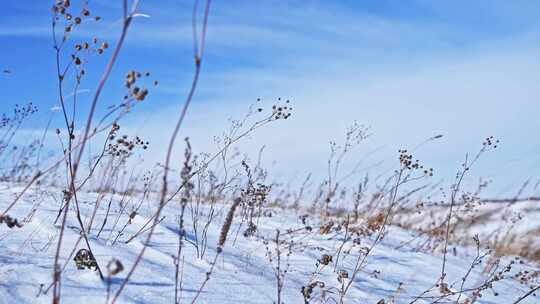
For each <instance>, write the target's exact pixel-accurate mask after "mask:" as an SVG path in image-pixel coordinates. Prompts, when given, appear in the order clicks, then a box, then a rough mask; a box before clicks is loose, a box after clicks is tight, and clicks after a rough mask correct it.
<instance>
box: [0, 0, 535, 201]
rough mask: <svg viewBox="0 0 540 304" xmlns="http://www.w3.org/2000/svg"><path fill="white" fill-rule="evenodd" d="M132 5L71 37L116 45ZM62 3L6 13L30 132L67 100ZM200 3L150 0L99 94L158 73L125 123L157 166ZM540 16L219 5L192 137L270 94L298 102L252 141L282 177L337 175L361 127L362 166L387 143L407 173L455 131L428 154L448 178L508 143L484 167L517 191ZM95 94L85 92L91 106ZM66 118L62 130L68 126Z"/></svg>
mask: <svg viewBox="0 0 540 304" xmlns="http://www.w3.org/2000/svg"><path fill="white" fill-rule="evenodd" d="M72 2H74V3H77V2H78V1H72ZM119 3H120V1H116V2H114V1H105V0H96V1H90V8H91V11H92V14H94V15H100V16H102V17H103V20H102V21H101V22H99V23H97V24H94V23H91V24H87V25H85V28H86V30H82V31H77V32H75V33H74V34H73V39H74V40H73V43H74V42H75V41H81V40H84V39H88V38H89V37H90V36H92V37H93V36H96V37H97V38H99V39H104V40H106V41H108V42H109V44H111V45H113V44H114V41H115V39H116V37H117V36H118V34H119V30H120V24H119V22H118V21H119V19H120V16H121V10H120V6H119ZM51 4H52V1H26V2H21V1H15V0H3V1H2V4H1V6H2V10H0V45H2V47H1V48H0V68H1V69H2V70H3V69H9V70H11V71H12V73H11V74H9V75H5V74H2V75H0V87H1V88H2V89H1V91H0V98H1V103H0V112H6V111H10V109H11V108H12V107H13V105H14V104H16V103H19V104H20V103H24V102H26V101H29V100H31V101H33V102H34V103H36V104H37V105H38V107H39V108H40V110H41V112H40V115H39V116H38V117H37V119H35V120H34V121H32V122H30V123H29V124H27V125H26V126H25V128H26V129H27V130H28V131H31V130H36V129H39V128H40V127H42V126H43V125H44V123H45V121H46V119H47V118H48V115H50V113H49V111H48V109H50V108H51V107H53V106H54V105H55V104H57V102H56V99H57V94H56V82H55V78H54V75H55V74H54V52H53V50H52V41H51V33H50V32H51V30H50V13H49V8H50V6H51ZM191 5H192V2H191V1H185V0H182V1H180V0H179V1H150V0H141V1H140V7H139V11H140V12H141V13H144V14H148V15H149V16H150V18H136V19H135V21H134V24H133V27H132V28H131V29H130V33H129V34H128V40H127V42H126V46H125V48H124V49H123V51H122V54H121V59H120V60H119V62H118V65H117V66H116V67H115V69H114V71H113V75H112V76H111V80H110V81H109V83H108V84H107V86H106V88H105V91H104V95H103V97H102V99H101V104H100V105H101V107H102V108H105V107H106V106H107V105H110V104H112V103H114V102H117V101H118V100H119V99H120V98H121V96H122V95H123V93H124V91H123V86H122V82H123V75H124V74H125V73H126V72H127V71H128V70H130V69H138V70H142V71H150V72H151V73H152V79H157V80H158V81H159V83H160V85H159V86H158V87H156V88H155V89H152V90H151V92H150V96H149V98H148V99H147V100H145V102H144V103H142V104H141V105H140V106H139V107H137V108H136V109H135V110H134V112H133V113H132V114H130V116H129V117H127V119H126V120H125V122H124V124H125V125H126V126H127V127H128V128H129V129H130V130H131V131H132V132H133V133H137V134H140V135H142V136H145V137H147V138H152V141H153V142H154V143H155V145H154V146H153V147H152V148H153V149H154V150H153V151H154V153H151V154H150V155H147V156H146V158H147V159H149V162H150V161H159V160H160V159H161V158H162V157H161V155H162V154H164V153H163V152H162V151H161V150H160V147H162V146H163V145H164V144H165V142H166V139H167V137H168V131H167V130H171V128H172V124H173V121H174V117H175V115H176V113H177V112H178V109H179V107H180V105H181V103H182V102H183V98H184V96H185V93H186V90H187V86H188V85H189V83H190V80H191V79H190V77H191V73H192V59H191V47H192V46H191V32H190V29H191V28H190V22H191V19H190V14H191ZM539 11H540V2H538V1H534V0H530V1H525V0H516V1H496V0H493V1H487V0H486V1H461V0H454V1H430V0H416V1H389V0H386V1H385V0H377V1H375V0H373V1H213V6H212V10H211V15H210V22H209V32H208V44H207V53H206V55H207V57H206V59H205V60H206V61H205V62H204V66H203V71H202V72H203V73H202V76H201V82H200V87H199V90H198V91H197V95H196V97H195V100H194V104H193V107H192V108H191V110H190V113H189V114H190V115H189V118H188V121H187V124H186V128H184V129H183V134H181V136H182V137H183V136H190V137H191V138H192V141H193V142H194V148H195V149H196V150H198V151H212V150H213V149H214V148H215V146H214V145H213V143H212V138H213V136H214V135H217V134H220V133H221V132H222V131H223V130H224V129H226V127H227V118H229V117H234V118H240V117H241V116H242V115H243V113H244V112H245V111H246V109H247V107H248V106H249V105H250V104H252V103H253V102H254V101H255V100H256V99H257V98H258V97H261V98H262V100H263V102H266V105H267V106H269V105H271V104H272V102H273V101H274V100H275V99H277V98H278V97H283V98H289V99H291V100H292V102H293V103H294V105H295V113H294V116H293V117H292V118H293V119H292V120H290V121H286V122H285V123H279V124H276V125H275V126H271V127H270V128H268V129H265V130H261V132H259V133H258V134H256V135H254V136H253V137H252V138H250V139H248V140H247V141H245V142H244V143H243V144H241V145H240V147H241V149H242V150H243V151H245V152H246V153H248V154H250V155H251V156H252V157H254V153H256V151H258V150H259V148H260V146H261V145H263V144H266V145H267V148H266V153H267V154H266V157H265V159H266V161H267V162H266V163H267V165H268V166H269V168H270V170H271V171H272V172H273V174H274V175H275V176H276V177H281V178H285V179H287V180H290V179H293V180H294V178H296V179H300V177H299V176H302V175H303V174H305V173H306V172H309V171H311V172H314V173H316V174H317V173H322V172H324V166H325V161H326V157H327V154H328V150H329V149H328V141H329V140H337V141H338V142H339V141H340V138H341V137H343V134H344V130H345V128H346V126H347V125H349V124H350V123H351V122H352V121H354V120H357V121H358V122H360V123H363V124H366V125H370V126H371V128H372V133H373V136H372V137H371V138H370V139H369V140H368V141H367V142H366V143H365V144H364V145H362V146H360V147H359V148H358V149H357V150H355V151H354V153H353V154H352V155H351V157H350V159H349V160H348V163H347V164H348V165H352V164H353V163H355V162H354V160H355V159H360V158H362V157H363V156H364V155H366V153H368V152H369V151H373V150H377V151H378V152H377V153H374V154H373V155H371V156H369V157H368V158H367V160H366V166H369V164H375V163H378V162H379V161H381V160H384V161H385V163H384V164H383V165H382V166H381V167H377V169H373V170H374V171H377V170H380V171H381V172H384V171H385V170H387V168H392V167H393V166H394V163H395V161H394V159H395V158H396V157H397V153H396V151H397V149H399V148H404V147H413V146H415V145H416V144H418V143H419V142H422V141H423V140H425V139H426V138H429V137H431V136H433V135H436V134H444V135H445V136H444V137H443V138H442V139H441V140H439V141H437V142H433V143H430V144H429V145H426V146H424V147H422V149H420V150H418V154H419V157H420V158H422V159H423V160H424V162H425V163H427V164H430V165H431V166H433V167H434V169H435V171H436V176H437V178H440V179H444V180H446V181H449V180H451V178H452V176H453V173H454V171H455V169H456V168H457V167H458V166H459V164H460V162H461V161H462V160H463V158H464V155H465V153H466V152H471V153H473V152H474V151H476V150H477V149H478V148H479V147H480V145H481V142H482V139H483V138H484V137H486V136H489V135H494V136H496V137H498V138H500V139H501V141H502V145H501V148H500V149H499V150H498V151H496V152H494V153H490V154H489V155H487V156H486V157H485V158H484V159H482V161H481V163H480V165H479V166H478V168H477V170H476V171H475V174H476V175H477V176H485V177H488V178H493V179H494V181H495V183H494V187H496V190H497V191H499V192H500V193H503V192H504V191H507V190H508V189H511V188H513V187H515V185H516V184H517V183H520V182H522V181H523V180H525V179H526V178H529V177H533V178H534V177H536V178H538V177H540V176H539V175H540V142H539V140H538V138H537V135H536V133H537V131H538V130H540V120H539V119H538V115H539V114H540V100H539V98H540V86H539V84H540V72H539V71H540V61H539V60H538V54H539V51H540V19H539V18H538V15H537V12H539ZM108 55H109V54H108V53H106V54H105V55H104V57H103V58H95V59H92V63H91V64H92V67H91V68H90V69H89V71H88V72H89V74H88V78H87V79H86V80H85V81H84V82H83V84H82V85H81V88H83V89H87V90H90V91H92V90H94V89H95V86H96V82H97V77H98V75H99V74H100V71H101V70H102V69H103V67H104V64H105V62H106V61H105V60H106V58H107V56H108ZM90 97H91V94H89V93H86V94H84V93H83V94H81V95H80V98H81V103H82V104H88V99H89V98H90ZM60 118H61V117H60V116H59V115H57V117H55V120H54V124H55V126H58V127H61V126H62V120H61V119H60ZM51 140H53V139H52V137H51ZM177 148H178V151H180V149H181V146H178V147H177ZM179 162H180V159H178V163H179ZM376 173H377V172H374V173H373V174H376ZM471 182H472V181H471Z"/></svg>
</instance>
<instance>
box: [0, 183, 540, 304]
mask: <svg viewBox="0 0 540 304" xmlns="http://www.w3.org/2000/svg"><path fill="white" fill-rule="evenodd" d="M0 189H1V191H0V210H3V209H5V208H6V206H7V205H8V204H9V203H10V202H11V201H12V199H13V197H14V195H15V193H17V192H18V191H21V189H22V188H21V187H20V186H18V187H16V186H10V185H7V184H2V185H0ZM97 196H98V194H96V193H80V194H79V201H80V207H81V213H82V217H83V221H85V223H86V222H87V221H88V219H89V218H90V216H91V213H92V210H93V207H94V202H95V200H96V198H97ZM61 197H62V193H61V190H59V189H54V188H41V189H37V188H36V189H33V190H32V191H31V193H30V195H28V196H26V197H25V198H24V200H23V201H21V202H20V203H18V204H17V205H16V206H15V207H14V209H13V211H11V212H10V213H9V214H10V215H11V216H13V217H15V218H17V219H19V220H20V221H23V222H24V226H23V227H22V228H16V227H14V228H11V229H10V228H8V227H7V226H6V225H1V226H0V303H51V298H52V296H51V294H52V290H49V291H48V292H47V293H46V294H45V293H44V291H45V290H46V289H47V288H48V286H49V284H50V283H51V281H52V268H53V260H54V252H55V249H56V244H57V240H58V231H59V224H57V225H54V224H53V222H54V219H55V217H56V216H57V214H58V208H59V206H60V204H61ZM151 197H152V196H151ZM110 198H113V199H112V200H110ZM109 201H111V207H110V211H109V218H108V221H107V223H106V224H105V226H104V229H103V231H102V232H101V233H100V235H99V237H98V231H99V228H100V227H101V225H102V224H103V219H104V217H105V215H106V213H107V207H108V203H109ZM141 202H142V205H141V206H142V207H141V208H140V209H139V212H138V215H136V216H135V217H134V219H133V221H132V222H131V224H129V223H128V220H129V214H130V211H131V210H132V208H135V206H137V205H138V204H139V203H141ZM153 202H155V200H153V199H144V200H141V198H140V196H138V195H134V196H133V197H131V196H130V197H124V198H122V197H121V196H120V195H114V196H112V195H107V196H105V197H104V198H103V200H102V202H101V206H100V208H99V211H98V213H97V217H96V219H95V221H94V225H93V228H92V230H91V231H90V233H89V237H90V241H91V245H92V247H93V250H94V252H95V258H96V260H97V262H98V264H99V265H101V267H102V268H106V265H107V263H108V262H109V261H111V259H113V258H114V259H117V260H119V261H121V263H122V264H123V265H124V267H125V268H126V269H129V268H130V267H131V265H132V263H133V260H134V258H135V256H136V255H137V253H138V252H139V251H140V250H141V248H142V246H143V241H144V236H145V234H143V235H142V236H139V237H137V238H135V239H134V240H132V241H131V242H129V243H127V244H126V240H128V239H129V238H130V237H131V236H132V235H134V234H135V233H136V231H137V230H138V229H139V228H140V227H141V226H142V225H144V223H145V222H146V221H147V220H148V219H149V218H150V216H151V212H152V210H155V203H153ZM229 205H230V203H219V204H217V205H216V218H215V219H214V221H213V222H212V224H210V226H209V228H208V233H207V238H208V251H206V252H205V254H204V256H203V257H202V258H197V251H196V248H195V246H193V245H192V244H191V243H192V242H195V238H198V241H199V242H200V241H201V229H199V230H198V232H197V233H195V232H194V231H193V227H192V226H193V225H192V217H191V211H192V210H191V209H190V208H189V207H188V208H187V209H186V216H185V219H186V223H185V227H186V231H187V236H186V238H187V240H188V241H187V242H185V243H184V244H185V245H184V247H183V259H182V260H183V263H181V265H182V266H183V267H181V268H182V271H181V275H182V288H181V301H180V302H181V303H191V299H192V298H193V297H194V296H195V294H196V293H197V290H199V288H200V286H201V283H202V282H203V281H204V279H205V277H206V272H207V271H208V270H209V269H210V266H211V261H212V260H213V258H214V256H215V253H216V243H217V240H218V238H219V233H220V229H221V225H222V224H223V221H224V219H225V215H226V213H227V211H228V208H229ZM33 206H35V207H36V208H35V210H33ZM121 206H125V210H124V211H123V212H122V213H121V214H120V213H119V210H121V209H122V208H121ZM179 209H180V208H179V207H178V203H177V202H172V203H171V204H170V205H169V206H167V208H166V209H165V210H164V212H163V216H164V219H163V220H162V221H161V222H160V224H159V226H157V228H156V230H155V235H154V237H153V239H152V242H151V244H150V246H149V248H148V250H147V251H146V254H145V255H144V258H143V260H142V263H141V264H140V266H139V267H138V268H137V269H136V271H135V273H134V275H133V277H132V279H131V280H130V281H129V284H128V285H127V287H126V289H125V291H124V292H123V293H122V295H121V297H120V299H119V301H118V302H117V303H174V293H175V265H174V261H175V259H174V256H175V255H176V253H177V250H178V249H177V246H178V245H177V240H178V222H177V215H178V214H179ZM199 211H200V215H201V217H205V216H206V215H207V212H208V211H209V207H208V205H203V206H201V209H200V210H199ZM119 214H120V216H119V217H117V216H118V215H119ZM264 214H265V216H262V217H259V218H257V227H258V229H257V231H256V232H255V234H254V235H253V236H248V237H245V236H244V235H243V233H244V231H245V229H246V224H245V222H244V224H242V226H240V225H241V224H240V223H241V217H240V212H237V216H236V217H235V220H234V222H233V226H232V228H231V231H230V233H229V236H228V239H227V242H226V244H225V246H224V250H223V253H222V254H221V255H220V256H219V257H218V259H217V263H216V266H215V269H214V271H213V273H212V275H211V277H210V280H209V281H208V284H207V285H206V286H205V287H204V289H203V291H202V293H201V295H200V297H199V298H198V300H197V303H274V302H276V301H277V291H276V290H277V288H276V275H275V273H276V272H275V267H276V265H277V259H276V250H275V249H276V243H275V242H274V241H273V240H274V239H275V237H276V229H279V230H280V240H281V241H283V243H280V249H281V252H282V256H281V265H280V267H281V270H282V272H283V270H287V272H286V273H284V287H283V291H282V301H283V303H304V297H303V295H302V292H301V290H302V287H303V286H307V285H309V284H310V283H313V282H320V283H319V284H318V285H317V286H316V287H315V288H314V290H313V292H312V296H311V302H310V303H323V302H325V303H335V302H336V301H337V302H338V303H339V295H338V294H339V289H340V287H341V286H342V285H341V283H340V282H339V281H338V273H339V272H340V271H341V270H345V271H347V273H348V274H349V279H350V277H351V272H352V269H353V268H354V265H355V263H356V262H357V259H358V257H359V256H360V257H361V256H362V253H361V252H362V248H363V247H368V246H370V245H371V243H372V242H373V240H374V238H375V235H376V234H375V233H374V234H372V235H371V236H370V237H368V236H358V237H356V236H354V235H352V236H351V234H350V232H349V234H348V235H349V236H351V239H348V240H347V242H345V245H343V247H342V250H341V253H340V255H339V257H338V255H337V252H338V251H339V248H340V247H341V246H342V244H343V239H344V237H345V229H344V228H343V227H341V229H339V230H338V229H335V228H334V229H330V231H329V232H328V233H325V234H321V233H320V230H319V229H318V227H319V226H320V225H321V224H323V223H325V222H324V221H322V220H321V219H320V218H318V217H316V216H308V217H305V218H304V223H303V222H302V217H301V215H303V214H304V213H302V212H299V211H295V210H282V209H268V210H265V212H264ZM117 218H118V222H117V224H116V225H115V222H116V219H117ZM59 222H60V221H59ZM126 223H128V224H127V225H126V228H125V230H124V232H123V233H122V234H121V235H119V236H118V239H117V241H116V242H114V239H115V238H116V237H117V235H118V231H119V230H121V228H122V227H124V225H125V224H126ZM306 226H309V227H311V228H312V229H306ZM336 226H337V225H336ZM78 227H79V226H78V224H77V221H76V219H75V216H74V213H72V214H70V216H69V218H68V223H67V229H66V232H65V238H64V242H63V244H62V248H63V250H62V254H61V263H62V265H64V264H66V263H67V264H66V265H67V266H66V268H65V270H64V272H63V276H62V303H106V297H107V287H108V284H107V280H106V281H105V282H103V281H101V280H100V278H99V276H98V274H97V272H96V271H92V270H88V269H85V270H78V269H77V267H76V265H75V262H74V261H73V260H72V259H68V257H69V254H70V253H71V252H72V249H73V248H75V244H76V242H77V240H78V239H79V235H80V234H79V228H78ZM113 227H114V229H113ZM199 228H201V226H199ZM415 238H416V239H418V237H417V235H415V234H413V233H412V232H410V231H406V230H404V229H402V228H398V227H393V226H392V227H389V229H388V231H387V234H386V237H385V238H384V239H383V241H382V243H380V244H379V245H377V246H375V248H374V250H373V252H372V253H371V254H370V255H369V256H368V257H367V259H366V265H365V267H363V268H362V270H361V271H360V273H359V274H358V275H357V276H356V278H355V279H354V282H352V284H351V288H350V290H349V291H348V293H347V294H346V297H345V298H346V301H345V302H346V303H373V304H375V303H412V302H414V303H456V301H457V299H458V297H459V302H460V303H468V302H467V301H470V299H471V298H472V292H471V291H468V290H469V289H474V288H476V287H478V286H481V285H482V284H483V283H484V282H485V281H486V280H490V278H493V276H494V275H496V274H497V273H498V272H499V271H501V272H503V276H504V277H503V279H501V280H498V281H494V282H493V283H492V284H491V285H490V286H489V287H490V288H487V289H486V290H483V291H482V297H481V298H478V299H477V301H476V303H501V304H507V303H514V301H516V300H517V299H518V298H519V297H520V296H522V295H523V294H525V293H526V292H527V291H528V288H529V286H530V285H534V284H538V283H540V282H539V280H540V279H539V278H536V277H534V275H533V274H534V273H535V271H537V270H538V269H537V268H535V267H534V266H533V265H532V264H530V263H528V262H527V261H523V260H521V259H517V258H514V257H506V258H503V259H501V260H500V263H499V264H498V266H497V264H495V265H493V264H490V265H491V267H490V266H489V265H488V264H489V263H488V262H490V261H491V262H493V259H489V258H487V257H486V258H484V259H482V261H481V262H479V263H478V265H476V266H475V267H473V268H472V269H470V266H471V263H473V261H474V259H475V256H476V253H477V252H476V250H475V248H473V247H468V248H462V247H458V248H457V250H456V251H455V252H456V253H457V254H456V255H454V254H453V253H450V254H449V255H448V261H447V265H446V270H447V277H446V280H445V281H446V282H447V283H448V285H449V286H448V287H449V289H450V294H449V295H447V296H444V297H441V291H440V288H437V287H434V285H435V284H436V283H437V281H438V279H439V277H440V272H441V265H442V256H441V255H440V254H433V253H431V252H421V251H417V250H416V249H415V246H413V244H412V243H409V241H410V240H411V239H415ZM421 238H422V237H420V240H421ZM355 239H356V241H355ZM113 242H114V244H113ZM358 243H359V244H358ZM76 248H77V250H78V249H80V248H85V245H84V242H80V243H79V244H78V246H77V247H76ZM199 249H201V247H200V246H199ZM484 252H485V250H484V249H481V251H480V253H481V254H482V253H484ZM269 254H270V255H271V258H270V257H269ZM324 254H328V255H330V256H332V257H333V260H332V262H330V263H329V264H328V265H326V266H323V265H319V266H317V264H318V260H320V259H321V257H322V256H323V255H324ZM507 265H511V267H510V268H511V269H510V270H509V271H508V272H504V271H505V270H506V266H507ZM469 270H470V274H469V275H468V276H467V279H466V280H465V283H464V285H463V286H461V283H462V278H463V277H464V276H466V275H467V273H468V272H469ZM524 271H528V273H527V274H526V273H525V272H524ZM126 272H127V271H126V270H124V271H123V272H120V273H119V274H117V275H116V276H114V277H112V278H111V279H110V280H108V282H110V289H111V293H114V292H115V291H116V290H117V288H118V286H119V285H120V284H121V282H122V279H123V278H124V277H125V275H126ZM524 276H529V277H530V278H529V279H528V281H527V284H520V282H519V278H522V277H524ZM349 279H344V280H342V282H345V283H348V280H349ZM323 283H324V287H322V288H321V286H322V284H323ZM460 290H463V294H462V295H461V296H459V295H457V294H454V293H455V292H459V291H460ZM323 298H324V299H323ZM381 300H384V302H380V301H381ZM521 303H528V304H532V303H540V295H539V296H538V297H534V296H530V297H528V298H526V299H525V300H523V301H522V302H521Z"/></svg>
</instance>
